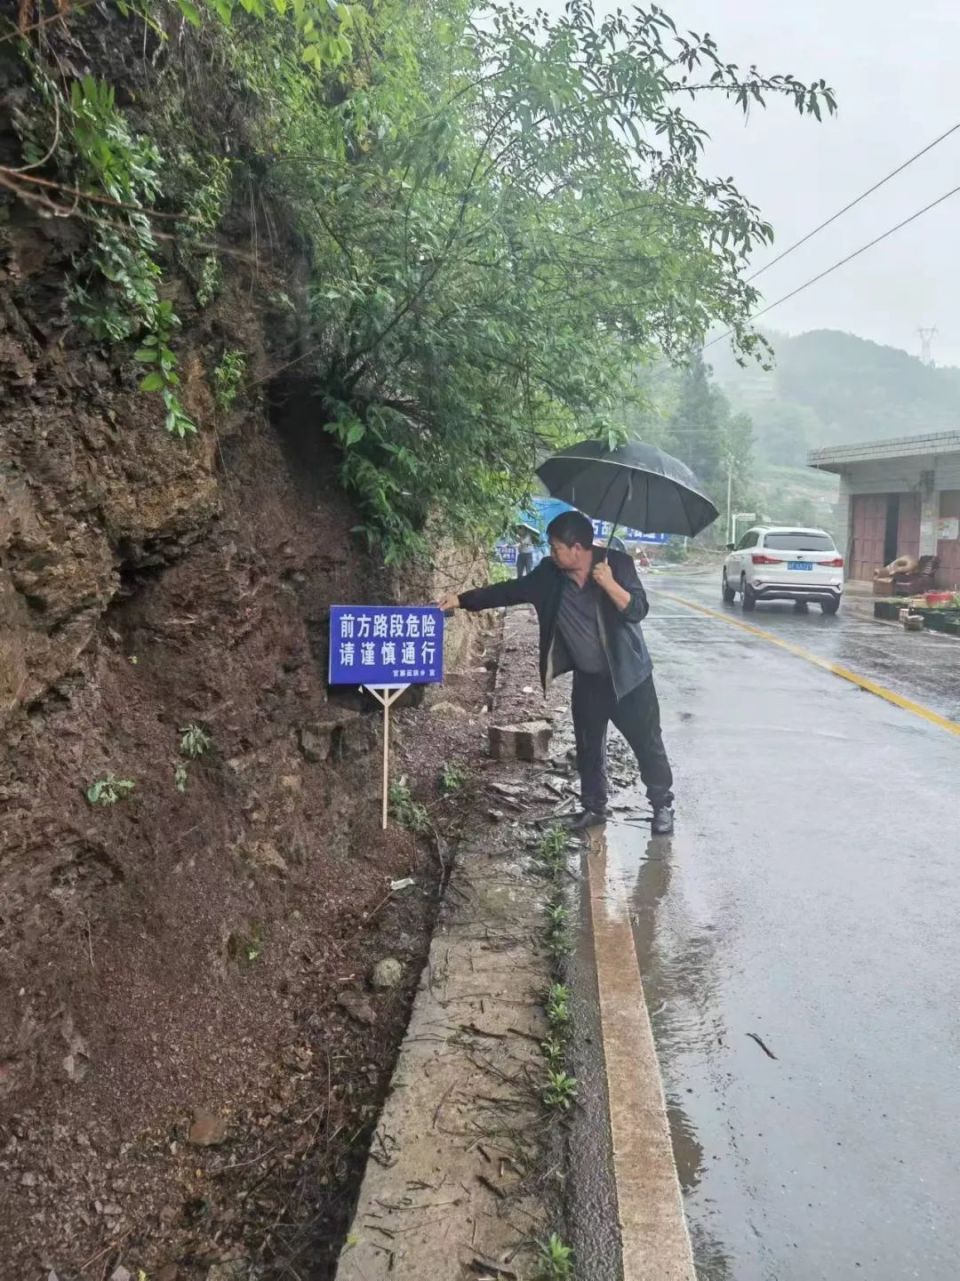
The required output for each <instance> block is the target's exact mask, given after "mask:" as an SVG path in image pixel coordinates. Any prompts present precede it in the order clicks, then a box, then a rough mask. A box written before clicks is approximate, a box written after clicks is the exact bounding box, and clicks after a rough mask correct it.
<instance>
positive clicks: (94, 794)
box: [86, 774, 136, 806]
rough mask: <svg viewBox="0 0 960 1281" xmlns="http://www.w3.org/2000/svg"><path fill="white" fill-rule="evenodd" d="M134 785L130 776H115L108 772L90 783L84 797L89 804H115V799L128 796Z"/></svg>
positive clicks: (120, 799) (118, 799) (119, 799)
mask: <svg viewBox="0 0 960 1281" xmlns="http://www.w3.org/2000/svg"><path fill="white" fill-rule="evenodd" d="M135 787H136V783H135V782H134V781H133V779H132V778H117V777H116V776H115V775H114V774H108V775H107V776H106V777H105V778H98V779H97V781H96V782H95V783H91V784H90V786H89V787H88V788H87V791H86V797H87V800H88V801H89V802H90V804H91V805H104V806H106V805H116V803H117V801H122V800H123V798H124V797H125V796H129V795H130V793H131V792H132V791H133V789H134V788H135Z"/></svg>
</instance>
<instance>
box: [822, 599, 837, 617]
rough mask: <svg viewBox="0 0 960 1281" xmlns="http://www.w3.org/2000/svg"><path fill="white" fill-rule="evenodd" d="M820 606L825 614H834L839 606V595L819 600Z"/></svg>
mask: <svg viewBox="0 0 960 1281" xmlns="http://www.w3.org/2000/svg"><path fill="white" fill-rule="evenodd" d="M820 608H821V609H822V610H823V612H824V613H825V614H835V613H836V612H837V611H838V610H839V608H840V597H839V596H831V597H830V598H829V599H827V600H822V601H821V602H820Z"/></svg>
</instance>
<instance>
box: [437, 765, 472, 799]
mask: <svg viewBox="0 0 960 1281" xmlns="http://www.w3.org/2000/svg"><path fill="white" fill-rule="evenodd" d="M466 782H467V771H466V770H465V769H463V768H461V766H459V765H451V764H449V763H447V762H445V763H444V766H443V769H442V770H441V772H440V789H441V791H443V792H445V793H446V794H447V795H449V794H450V793H451V792H459V791H461V790H462V788H463V787H464V786H465V785H466Z"/></svg>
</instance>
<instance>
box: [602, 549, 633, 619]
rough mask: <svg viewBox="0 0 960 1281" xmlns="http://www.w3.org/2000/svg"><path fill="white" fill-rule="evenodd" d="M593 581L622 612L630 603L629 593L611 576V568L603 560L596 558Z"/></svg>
mask: <svg viewBox="0 0 960 1281" xmlns="http://www.w3.org/2000/svg"><path fill="white" fill-rule="evenodd" d="M593 581H594V582H595V583H596V584H597V586H598V587H599V588H600V589H601V590H602V591H605V592H606V593H607V595H608V596H609V597H610V599H611V600H612V601H613V603H614V605H615V606H616V607H617V609H619V610H620V612H621V613H622V612H623V611H624V610H625V609H626V608H627V606H628V605H629V604H630V593H629V592H628V591H627V590H626V588H625V587H621V586H620V584H619V583H618V582H617V580H616V579H615V578H614V576H613V570H612V569H611V568H610V566H609V564H608V563H607V561H605V560H598V561H597V563H596V565H594V567H593Z"/></svg>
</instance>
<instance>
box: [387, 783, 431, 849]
mask: <svg viewBox="0 0 960 1281" xmlns="http://www.w3.org/2000/svg"><path fill="white" fill-rule="evenodd" d="M388 796H389V801H390V812H391V813H392V814H393V817H394V818H395V819H396V820H397V822H398V823H399V824H400V826H401V827H406V828H408V829H409V830H410V831H411V832H414V833H416V835H417V836H425V835H426V834H427V833H428V832H429V831H430V826H431V825H430V815H429V814H428V813H427V808H426V806H425V805H421V804H420V802H419V801H415V800H414V799H413V795H412V793H411V791H410V784H409V783H408V782H407V780H406V778H399V779H397V781H396V782H395V783H391V784H390V791H389V793H388Z"/></svg>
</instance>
